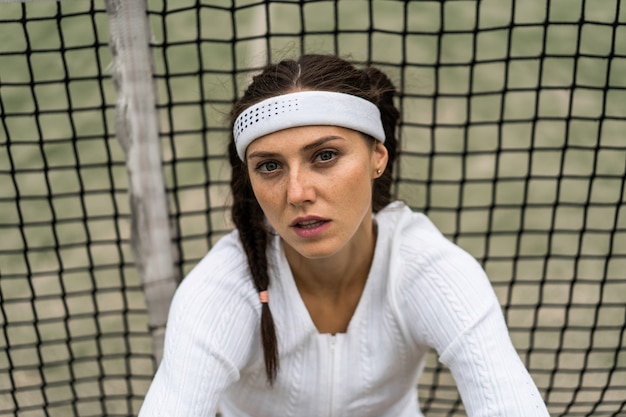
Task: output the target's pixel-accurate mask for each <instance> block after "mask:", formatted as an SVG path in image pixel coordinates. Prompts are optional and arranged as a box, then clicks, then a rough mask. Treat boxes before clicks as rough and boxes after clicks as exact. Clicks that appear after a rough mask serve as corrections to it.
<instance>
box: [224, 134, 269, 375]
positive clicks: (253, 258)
mask: <svg viewBox="0 0 626 417" xmlns="http://www.w3.org/2000/svg"><path fill="white" fill-rule="evenodd" d="M229 154H230V162H231V165H232V168H233V175H232V177H231V187H232V191H233V199H234V201H233V207H232V219H233V222H234V223H235V226H236V227H237V229H238V230H239V237H240V239H241V243H242V245H243V248H244V250H245V252H246V255H247V258H248V266H249V269H250V274H251V275H252V280H253V282H254V286H255V287H256V289H257V291H258V292H262V291H267V288H268V286H269V274H268V268H267V256H266V248H267V243H268V232H267V230H266V228H265V224H264V217H263V212H262V211H261V207H260V206H259V205H258V204H257V202H256V199H255V197H254V193H253V191H252V187H251V186H250V182H249V181H248V175H247V173H245V172H242V171H245V169H246V167H245V165H244V164H243V163H242V162H241V160H240V159H239V156H237V150H236V148H235V146H234V142H231V144H230V145H229ZM261 341H262V343H263V356H264V359H265V372H266V374H267V379H268V381H269V382H270V384H273V382H274V381H275V379H276V375H277V373H278V343H277V338H276V328H275V326H274V319H273V317H272V312H271V310H270V307H269V304H268V303H261Z"/></svg>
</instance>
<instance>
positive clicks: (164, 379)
mask: <svg viewBox="0 0 626 417" xmlns="http://www.w3.org/2000/svg"><path fill="white" fill-rule="evenodd" d="M226 255H227V254H225V253H221V254H220V250H219V249H218V250H217V251H215V253H210V254H209V255H208V256H207V257H206V258H205V259H204V260H203V261H202V262H201V263H200V264H199V265H198V266H197V267H196V268H195V269H194V270H193V271H192V272H191V273H190V275H189V276H188V277H186V278H185V279H184V280H183V282H182V283H181V285H180V287H179V288H178V289H177V291H176V295H175V296H174V299H173V301H172V304H171V307H170V312H169V316H168V322H167V330H166V334H165V345H164V355H163V360H162V362H161V364H160V366H159V368H158V370H157V373H156V375H155V377H154V379H153V381H152V384H151V385H150V389H149V391H148V394H147V395H146V398H145V400H144V403H143V405H142V408H141V411H140V413H139V416H140V417H156V416H167V417H174V416H181V417H182V416H185V417H195V416H214V415H215V413H216V410H217V406H218V402H219V400H220V397H221V395H222V393H223V391H224V390H225V389H226V388H227V387H228V386H230V385H231V384H233V383H234V382H235V381H237V380H238V379H239V369H241V368H242V367H243V366H244V364H245V362H246V360H247V355H248V354H249V347H250V346H251V344H252V340H253V338H254V337H255V331H256V329H255V328H256V324H257V323H258V313H257V311H256V309H255V308H254V306H253V303H252V302H251V301H250V297H254V291H253V289H252V288H251V284H250V285H247V284H248V282H247V281H246V280H244V279H238V277H241V276H245V270H244V271H241V270H240V269H242V268H244V267H245V266H246V264H245V263H240V264H239V265H237V262H235V265H234V266H233V265H232V264H229V265H225V262H224V261H223V260H224V259H227V260H229V259H233V256H232V253H231V254H230V256H226ZM241 264H243V266H240V265H241ZM242 274H243V275H242Z"/></svg>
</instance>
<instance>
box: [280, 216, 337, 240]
mask: <svg viewBox="0 0 626 417" xmlns="http://www.w3.org/2000/svg"><path fill="white" fill-rule="evenodd" d="M329 225H330V219H325V218H323V217H317V216H307V217H298V218H297V219H295V220H294V221H293V222H291V224H290V225H289V226H291V227H292V228H293V231H294V232H295V233H296V235H298V236H299V237H301V238H304V239H309V238H316V237H319V236H320V235H321V234H322V233H323V232H324V231H325V230H326V229H327V228H328V226H329Z"/></svg>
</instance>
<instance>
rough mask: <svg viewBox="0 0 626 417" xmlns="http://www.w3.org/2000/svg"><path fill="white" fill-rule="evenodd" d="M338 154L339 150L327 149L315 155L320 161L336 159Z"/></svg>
mask: <svg viewBox="0 0 626 417" xmlns="http://www.w3.org/2000/svg"><path fill="white" fill-rule="evenodd" d="M336 156H337V152H335V151H330V150H326V151H321V152H319V153H318V154H317V155H315V158H316V159H317V160H318V161H320V162H328V161H332V160H333V159H335V157H336Z"/></svg>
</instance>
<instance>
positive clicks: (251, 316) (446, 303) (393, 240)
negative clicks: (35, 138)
mask: <svg viewBox="0 0 626 417" xmlns="http://www.w3.org/2000/svg"><path fill="white" fill-rule="evenodd" d="M376 221H377V223H378V239H377V243H376V251H375V255H374V260H373V262H372V267H371V271H370V275H369V277H368V281H367V284H366V287H365V289H364V291H363V294H362V296H361V300H360V302H359V305H358V307H357V309H356V311H355V313H354V316H353V317H352V320H351V321H350V325H349V327H348V331H347V332H346V333H342V334H337V335H334V336H332V335H328V334H320V333H318V332H317V330H316V328H315V326H314V324H313V321H312V320H311V317H310V316H309V314H308V311H307V309H306V307H305V305H304V303H303V301H302V299H301V298H300V296H299V293H298V291H297V288H296V286H295V283H294V281H293V277H292V275H291V272H290V269H289V265H288V263H287V261H286V259H285V256H284V252H283V250H282V247H281V243H280V240H279V238H276V239H275V240H274V241H273V242H272V245H271V247H270V248H269V252H268V253H269V256H270V259H269V260H270V264H271V265H272V267H271V268H272V270H271V274H272V283H271V286H270V289H269V299H270V307H271V309H272V312H273V315H274V319H275V321H276V327H277V332H278V338H279V349H280V350H279V351H280V361H281V362H280V371H279V374H278V379H277V381H276V383H275V385H274V387H273V388H270V387H269V386H268V385H267V383H266V377H265V369H264V365H263V358H262V351H261V344H260V343H261V342H260V338H259V331H258V327H259V319H260V303H259V301H258V295H257V293H256V291H255V289H254V288H253V286H252V283H251V280H250V278H249V276H248V273H247V266H246V261H245V255H244V254H243V250H242V248H241V243H240V242H239V240H238V235H237V233H236V232H233V233H232V234H230V235H229V236H226V237H225V238H223V239H222V240H220V242H218V244H217V245H216V246H215V247H214V248H213V249H212V250H211V251H210V252H209V254H208V255H207V256H206V257H205V258H204V259H203V260H202V261H201V262H200V263H199V264H198V266H197V267H196V268H195V269H194V270H193V271H192V272H191V273H190V274H189V276H187V277H186V278H185V279H184V280H183V282H182V284H181V286H180V287H179V289H178V291H177V293H176V296H175V297H174V300H173V302H172V306H171V309H170V316H169V321H168V327H167V334H166V342H165V354H164V358H163V362H162V364H161V366H160V367H159V369H158V371H157V373H156V375H155V378H154V380H153V382H152V385H151V386H150V390H149V392H148V395H147V396H146V399H145V402H144V404H143V407H142V409H141V412H140V417H149V416H150V417H152V416H181V417H182V416H185V417H195V416H208V415H214V414H215V412H216V410H217V408H218V407H219V408H220V410H221V412H222V413H223V415H224V416H225V417H234V416H237V417H247V416H249V417H253V416H255V417H259V416H278V415H280V416H294V417H295V416H297V417H306V416H314V417H319V416H341V417H345V416H359V417H368V416H371V417H418V416H421V415H422V414H421V413H420V411H419V409H418V401H417V393H416V389H415V387H416V384H417V380H418V378H419V375H420V373H421V370H422V367H423V362H424V359H425V355H426V353H427V352H428V349H429V348H430V347H432V348H434V349H435V350H436V351H437V352H438V354H439V358H440V360H441V361H442V362H443V363H445V364H446V365H447V366H449V367H450V369H451V371H452V374H453V375H454V378H455V381H456V383H457V386H458V388H459V391H460V393H461V396H462V398H463V403H464V405H465V407H466V409H467V413H468V416H470V417H478V416H480V417H489V416H491V417H496V416H499V417H502V416H507V417H539V416H540V417H548V416H549V414H548V412H547V410H546V407H545V405H544V403H543V400H542V398H541V395H540V393H539V391H538V390H537V388H536V386H535V384H534V382H533V380H532V379H531V377H530V375H529V374H528V372H527V370H526V369H525V367H524V365H523V363H522V362H521V360H520V358H519V356H518V355H517V353H516V351H515V349H514V348H513V346H512V344H511V341H510V338H509V336H508V332H507V329H506V325H505V323H504V319H503V316H502V313H501V310H500V307H499V305H498V301H497V298H496V296H495V294H494V292H493V290H492V288H491V286H490V283H489V281H488V279H487V277H486V276H485V274H484V272H483V270H482V269H481V267H480V266H479V264H478V263H477V262H476V261H475V260H474V259H473V258H472V257H471V256H470V255H468V254H467V253H466V252H464V251H463V250H461V249H460V248H459V247H457V246H455V245H454V244H452V243H451V242H449V241H448V240H447V239H445V237H443V236H442V235H441V233H439V231H438V230H437V229H436V228H435V226H434V225H433V224H432V223H431V222H430V221H429V220H428V219H427V218H426V217H425V216H423V215H421V214H416V213H413V212H411V211H410V210H409V209H408V208H407V207H406V206H404V205H403V204H401V203H394V204H392V205H390V206H388V207H387V208H385V210H383V211H381V212H380V213H378V214H377V215H376Z"/></svg>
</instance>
